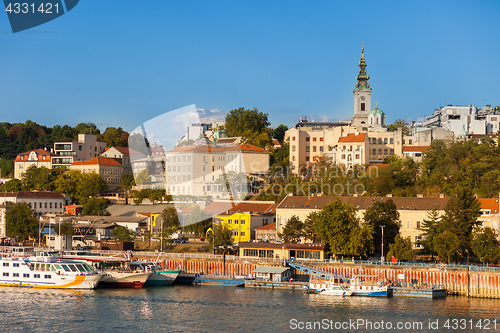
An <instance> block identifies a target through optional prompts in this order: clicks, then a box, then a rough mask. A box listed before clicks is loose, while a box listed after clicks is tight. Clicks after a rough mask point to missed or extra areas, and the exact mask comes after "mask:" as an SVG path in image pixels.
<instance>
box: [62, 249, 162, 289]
mask: <svg viewBox="0 0 500 333" xmlns="http://www.w3.org/2000/svg"><path fill="white" fill-rule="evenodd" d="M63 258H64V259H70V260H75V261H79V262H86V263H88V264H89V265H92V266H93V267H95V268H96V269H98V270H100V271H101V274H102V279H101V281H100V283H99V287H108V288H109V287H111V288H141V287H142V286H143V285H144V283H146V281H147V279H148V278H149V277H150V276H151V274H152V273H153V272H146V271H144V270H140V269H132V268H131V267H130V260H129V259H128V258H121V257H105V256H99V255H74V254H69V255H64V256H63Z"/></svg>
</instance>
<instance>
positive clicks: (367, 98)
mask: <svg viewBox="0 0 500 333" xmlns="http://www.w3.org/2000/svg"><path fill="white" fill-rule="evenodd" d="M363 44H364V43H361V59H360V60H359V74H358V76H357V77H356V79H357V82H356V87H355V88H354V90H353V92H354V117H353V119H352V124H353V125H354V126H363V127H365V126H368V125H369V123H368V114H369V113H370V110H371V97H372V88H370V83H369V82H368V80H369V79H370V77H369V76H368V74H366V60H365V48H364V46H363Z"/></svg>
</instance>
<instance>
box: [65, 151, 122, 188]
mask: <svg viewBox="0 0 500 333" xmlns="http://www.w3.org/2000/svg"><path fill="white" fill-rule="evenodd" d="M69 168H70V170H79V171H81V172H82V173H92V172H95V173H97V174H98V175H100V176H101V177H102V178H103V179H104V180H105V181H106V183H107V184H108V190H110V191H114V190H117V189H118V188H119V187H120V184H121V182H122V173H123V168H122V165H121V164H120V163H118V162H117V161H115V160H114V159H112V158H108V157H100V156H99V157H94V158H92V159H90V160H88V161H75V162H73V163H72V164H71V166H70V167H69Z"/></svg>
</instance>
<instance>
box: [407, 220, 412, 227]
mask: <svg viewBox="0 0 500 333" xmlns="http://www.w3.org/2000/svg"><path fill="white" fill-rule="evenodd" d="M406 227H407V228H408V229H411V220H408V223H407V225H406Z"/></svg>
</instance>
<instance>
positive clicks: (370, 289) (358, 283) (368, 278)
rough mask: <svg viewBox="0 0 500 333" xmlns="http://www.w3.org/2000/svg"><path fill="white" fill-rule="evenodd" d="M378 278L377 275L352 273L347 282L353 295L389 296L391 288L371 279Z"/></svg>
mask: <svg viewBox="0 0 500 333" xmlns="http://www.w3.org/2000/svg"><path fill="white" fill-rule="evenodd" d="M373 279H380V277H379V276H378V275H363V274H359V275H354V276H353V277H352V279H351V281H350V284H349V290H351V291H352V295H353V296H369V297H389V296H392V289H391V288H390V287H389V286H388V285H386V284H383V283H382V282H378V281H373Z"/></svg>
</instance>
